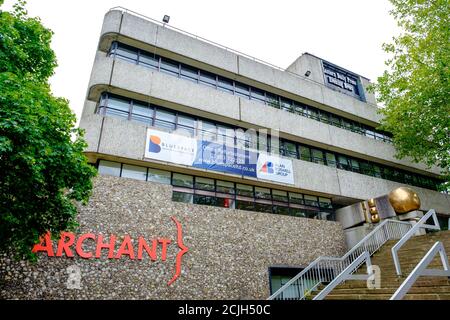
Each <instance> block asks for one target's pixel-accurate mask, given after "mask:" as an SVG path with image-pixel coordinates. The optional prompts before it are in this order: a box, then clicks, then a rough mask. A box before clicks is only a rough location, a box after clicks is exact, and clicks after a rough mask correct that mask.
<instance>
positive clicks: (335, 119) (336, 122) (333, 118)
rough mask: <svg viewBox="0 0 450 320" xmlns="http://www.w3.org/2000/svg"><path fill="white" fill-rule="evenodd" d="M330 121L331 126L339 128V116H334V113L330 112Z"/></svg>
mask: <svg viewBox="0 0 450 320" xmlns="http://www.w3.org/2000/svg"><path fill="white" fill-rule="evenodd" d="M330 123H331V124H332V125H333V126H336V127H339V128H340V127H341V118H340V117H338V116H336V115H334V114H330Z"/></svg>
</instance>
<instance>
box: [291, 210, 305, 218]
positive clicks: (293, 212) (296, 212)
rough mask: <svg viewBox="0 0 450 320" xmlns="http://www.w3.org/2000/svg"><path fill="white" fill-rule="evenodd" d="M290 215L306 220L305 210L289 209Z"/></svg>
mask: <svg viewBox="0 0 450 320" xmlns="http://www.w3.org/2000/svg"><path fill="white" fill-rule="evenodd" d="M289 215H291V216H294V217H301V218H306V213H305V209H300V208H289Z"/></svg>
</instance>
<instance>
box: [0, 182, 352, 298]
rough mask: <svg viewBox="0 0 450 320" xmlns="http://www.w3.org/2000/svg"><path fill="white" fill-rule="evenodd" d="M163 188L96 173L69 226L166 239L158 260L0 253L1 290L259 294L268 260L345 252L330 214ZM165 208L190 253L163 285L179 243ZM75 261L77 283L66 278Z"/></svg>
mask: <svg viewBox="0 0 450 320" xmlns="http://www.w3.org/2000/svg"><path fill="white" fill-rule="evenodd" d="M171 196H172V187H171V186H167V185H163V184H152V183H148V182H141V181H135V180H131V179H126V178H118V177H108V176H99V177H97V178H96V180H95V187H94V193H93V196H92V198H91V200H90V201H89V204H88V205H87V206H81V205H80V207H79V209H80V210H79V222H80V226H79V229H78V230H77V234H85V233H93V234H96V235H97V234H101V235H103V236H105V237H106V238H108V237H109V235H111V234H115V235H117V237H118V242H120V241H119V240H120V238H121V237H123V236H125V235H130V236H131V238H132V239H137V237H139V236H144V237H145V238H146V239H153V238H161V237H165V238H169V239H172V242H171V243H170V244H169V245H168V249H167V259H166V261H164V262H163V261H161V258H160V255H161V249H160V248H158V251H157V255H158V258H157V260H156V261H151V260H150V259H149V257H145V256H144V258H143V259H142V260H140V261H139V260H131V259H129V258H128V256H123V257H122V258H121V259H108V258H107V253H108V252H107V250H106V252H104V253H103V254H102V258H101V259H83V258H80V257H78V256H76V255H75V257H74V258H67V257H65V256H63V257H47V254H46V253H42V252H41V253H39V257H40V259H39V262H38V263H37V264H33V263H30V262H26V261H15V260H14V259H13V257H11V256H6V255H4V256H2V257H1V258H0V279H1V280H0V299H266V298H267V297H268V296H269V293H270V292H269V275H268V269H269V267H271V266H275V265H289V266H298V267H302V266H303V267H304V266H306V265H307V264H308V263H309V262H311V261H312V260H314V259H315V258H316V257H318V256H320V255H327V256H340V255H342V254H343V253H344V252H345V246H344V235H343V231H342V228H341V226H340V224H339V223H337V222H332V221H320V220H313V219H301V218H296V217H289V216H277V215H273V214H267V213H257V212H247V211H241V210H233V209H225V208H215V207H210V206H200V205H191V204H184V203H177V202H172V201H171ZM171 217H176V219H177V220H178V221H179V222H180V224H181V226H182V230H183V242H184V244H185V245H186V246H187V247H188V252H187V253H186V254H184V255H183V258H182V264H181V275H180V277H179V278H178V279H177V280H175V281H174V282H173V283H172V284H171V285H170V286H168V285H167V283H168V281H169V280H170V279H171V278H172V277H173V274H174V271H175V256H176V254H177V252H178V251H179V250H178V247H177V245H176V241H175V240H176V232H177V229H176V227H175V224H174V223H173V221H172V220H171ZM105 241H107V240H105ZM133 245H134V246H136V243H135V242H134V243H133ZM118 246H119V244H117V245H116V251H117V249H118ZM94 247H95V241H93V240H86V241H85V242H84V245H83V249H84V251H86V252H89V251H95V249H94ZM55 251H56V247H55ZM74 267H75V268H76V267H78V268H79V271H80V276H81V277H80V289H75V288H71V287H70V285H69V286H68V280H69V277H70V275H69V273H68V271H70V270H71V268H72V269H73V268H74ZM68 268H69V269H68Z"/></svg>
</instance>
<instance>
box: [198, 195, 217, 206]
mask: <svg viewBox="0 0 450 320" xmlns="http://www.w3.org/2000/svg"><path fill="white" fill-rule="evenodd" d="M194 203H195V204H203V205H207V206H217V198H216V197H213V196H204V195H198V194H196V195H194Z"/></svg>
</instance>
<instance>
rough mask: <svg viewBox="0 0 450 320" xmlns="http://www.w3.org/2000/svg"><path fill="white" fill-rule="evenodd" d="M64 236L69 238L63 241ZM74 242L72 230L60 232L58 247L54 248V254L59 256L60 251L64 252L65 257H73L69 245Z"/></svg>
mask: <svg viewBox="0 0 450 320" xmlns="http://www.w3.org/2000/svg"><path fill="white" fill-rule="evenodd" d="M66 238H69V240H68V241H67V242H65V240H66ZM74 242H75V235H74V234H73V233H72V232H61V238H60V239H59V241H58V249H57V250H56V256H57V257H61V256H62V253H63V251H64V253H65V254H66V256H67V257H69V258H73V252H72V250H71V249H70V247H71V246H72V245H73V243H74Z"/></svg>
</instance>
